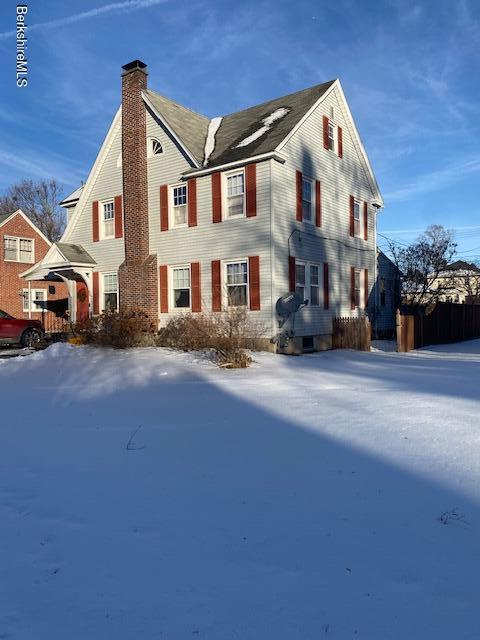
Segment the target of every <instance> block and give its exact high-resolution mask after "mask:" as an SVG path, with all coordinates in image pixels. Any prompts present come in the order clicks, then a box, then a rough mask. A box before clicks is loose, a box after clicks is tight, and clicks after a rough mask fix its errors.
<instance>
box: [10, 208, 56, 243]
mask: <svg viewBox="0 0 480 640" xmlns="http://www.w3.org/2000/svg"><path fill="white" fill-rule="evenodd" d="M15 216H21V217H22V218H23V219H24V220H25V222H26V223H27V224H29V225H30V226H31V227H32V229H33V230H34V231H35V233H37V234H38V235H39V236H40V237H41V238H42V239H43V240H45V242H46V243H47V244H48V246H51V245H52V243H51V242H50V240H49V239H48V238H47V237H46V236H45V235H44V234H43V233H42V232H41V231H40V229H39V228H38V227H37V225H36V224H35V223H34V222H32V221H31V220H30V218H29V217H28V216H26V215H25V214H24V213H23V211H22V210H21V209H17V210H16V211H14V212H13V213H2V214H1V215H0V227H1V226H2V225H3V224H5V222H7V220H10V219H11V218H14V217H15Z"/></svg>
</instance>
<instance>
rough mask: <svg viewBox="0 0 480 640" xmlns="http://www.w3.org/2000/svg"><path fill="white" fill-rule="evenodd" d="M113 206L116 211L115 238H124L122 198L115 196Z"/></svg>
mask: <svg viewBox="0 0 480 640" xmlns="http://www.w3.org/2000/svg"><path fill="white" fill-rule="evenodd" d="M113 206H114V211H115V238H123V211H122V196H115V199H114V205H113Z"/></svg>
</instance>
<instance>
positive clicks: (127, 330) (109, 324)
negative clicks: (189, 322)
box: [74, 309, 156, 349]
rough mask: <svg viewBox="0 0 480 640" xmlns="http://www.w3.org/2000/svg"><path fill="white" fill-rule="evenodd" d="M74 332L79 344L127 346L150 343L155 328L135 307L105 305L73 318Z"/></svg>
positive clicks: (146, 316) (143, 345)
mask: <svg viewBox="0 0 480 640" xmlns="http://www.w3.org/2000/svg"><path fill="white" fill-rule="evenodd" d="M74 333H75V336H76V337H78V338H79V339H80V340H81V341H82V343H83V344H95V345H98V346H103V347H115V348H117V349H128V348H129V347H149V346H153V345H154V344H155V333H156V328H155V325H154V323H153V322H152V320H151V318H150V317H149V316H148V315H147V314H146V313H144V312H143V311H141V310H139V309H128V310H125V311H115V310H112V309H108V310H106V311H104V312H103V313H102V314H100V315H98V316H94V317H93V318H88V319H86V320H84V321H82V322H77V324H76V325H75V327H74Z"/></svg>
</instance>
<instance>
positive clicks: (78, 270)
mask: <svg viewBox="0 0 480 640" xmlns="http://www.w3.org/2000/svg"><path fill="white" fill-rule="evenodd" d="M96 264H97V263H96V262H95V260H94V259H93V258H92V256H91V255H90V254H89V253H88V251H86V250H85V249H84V248H83V247H82V246H81V245H79V244H68V243H65V242H57V243H56V244H53V245H52V246H51V247H50V249H49V251H48V253H47V255H46V256H45V257H44V258H43V259H42V260H40V262H37V264H35V265H33V267H30V269H27V270H26V271H24V272H23V273H22V274H20V275H21V277H22V278H25V280H51V279H52V278H53V277H55V275H56V274H59V273H61V274H62V275H63V276H64V277H65V278H67V279H69V280H72V279H75V275H76V274H78V275H81V276H82V275H83V273H84V272H85V271H86V270H87V271H88V270H91V269H92V268H93V267H94V266H95V265H96Z"/></svg>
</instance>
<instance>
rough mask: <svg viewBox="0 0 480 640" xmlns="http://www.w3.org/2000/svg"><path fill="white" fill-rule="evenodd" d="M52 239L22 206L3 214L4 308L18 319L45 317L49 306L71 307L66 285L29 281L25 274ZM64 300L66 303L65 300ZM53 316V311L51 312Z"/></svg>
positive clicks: (0, 290) (0, 287) (0, 267)
mask: <svg viewBox="0 0 480 640" xmlns="http://www.w3.org/2000/svg"><path fill="white" fill-rule="evenodd" d="M50 247H51V242H50V241H49V240H48V239H47V238H46V237H45V236H44V235H43V233H42V232H41V231H40V229H38V227H37V226H35V224H34V223H33V222H32V221H31V220H30V219H29V218H28V217H27V216H26V215H25V214H24V213H23V211H21V210H20V209H18V210H17V211H14V212H13V213H10V214H8V213H7V214H1V215H0V309H2V311H6V312H7V313H9V314H10V315H12V316H14V317H16V318H34V319H42V316H43V317H44V319H45V314H46V313H47V312H48V309H49V308H52V309H57V310H58V309H61V308H62V304H63V311H65V310H66V309H67V307H68V300H67V295H66V288H65V286H64V285H63V284H60V285H57V283H49V282H47V281H45V280H40V281H34V280H33V281H31V280H30V281H26V280H25V279H23V278H22V273H23V272H24V271H25V269H26V268H27V267H29V265H32V264H35V263H36V262H37V261H39V260H42V259H43V258H44V257H45V256H46V254H47V253H48V251H49V249H50ZM62 299H63V303H62ZM47 315H51V314H47Z"/></svg>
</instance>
